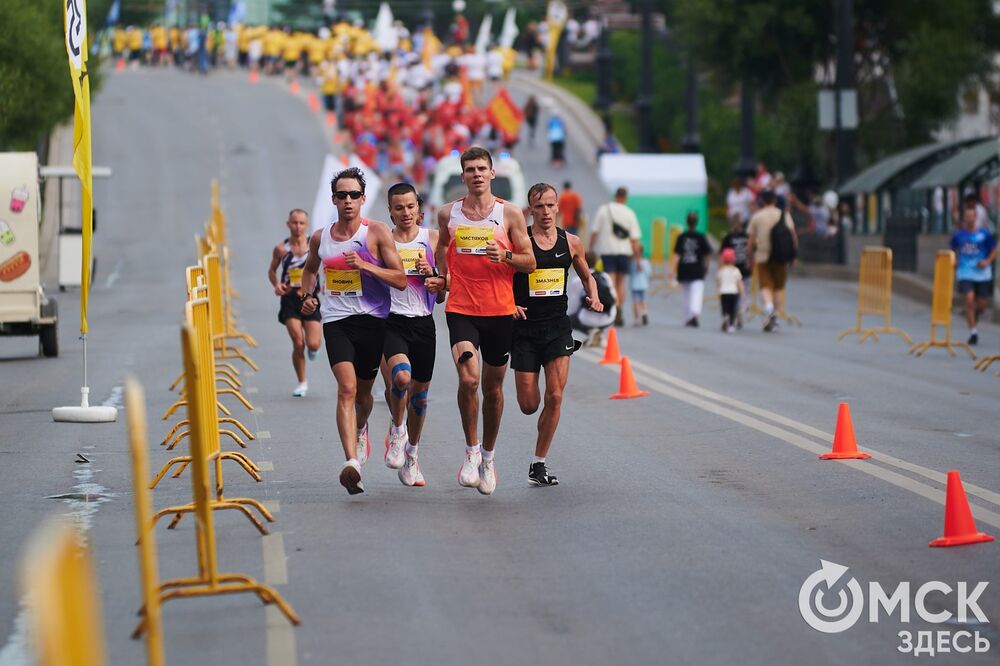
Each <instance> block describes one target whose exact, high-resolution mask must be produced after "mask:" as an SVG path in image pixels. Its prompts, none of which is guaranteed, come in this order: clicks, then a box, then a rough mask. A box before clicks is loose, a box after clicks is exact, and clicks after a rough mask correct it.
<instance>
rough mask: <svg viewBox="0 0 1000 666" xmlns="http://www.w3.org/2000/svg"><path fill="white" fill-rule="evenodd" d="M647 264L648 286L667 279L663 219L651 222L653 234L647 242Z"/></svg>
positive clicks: (665, 239) (665, 234) (664, 223)
mask: <svg viewBox="0 0 1000 666" xmlns="http://www.w3.org/2000/svg"><path fill="white" fill-rule="evenodd" d="M649 242H650V245H649V264H650V267H651V268H652V271H651V273H650V276H649V281H650V286H652V283H653V282H657V281H660V282H662V281H664V280H666V279H667V255H666V245H667V222H666V220H664V219H663V218H659V217H658V218H656V219H655V220H653V233H652V238H651V240H650V241H649Z"/></svg>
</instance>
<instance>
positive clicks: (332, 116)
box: [326, 111, 337, 127]
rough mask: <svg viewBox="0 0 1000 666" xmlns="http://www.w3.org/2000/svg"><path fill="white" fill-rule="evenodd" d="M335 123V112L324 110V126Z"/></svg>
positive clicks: (330, 125) (331, 125)
mask: <svg viewBox="0 0 1000 666" xmlns="http://www.w3.org/2000/svg"><path fill="white" fill-rule="evenodd" d="M336 124H337V114H335V113H334V112H333V111H327V112H326V126H327V127H333V126H335V125H336Z"/></svg>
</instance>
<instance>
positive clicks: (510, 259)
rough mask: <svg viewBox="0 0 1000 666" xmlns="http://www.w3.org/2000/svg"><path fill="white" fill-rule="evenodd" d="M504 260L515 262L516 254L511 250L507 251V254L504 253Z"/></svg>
mask: <svg viewBox="0 0 1000 666" xmlns="http://www.w3.org/2000/svg"><path fill="white" fill-rule="evenodd" d="M504 258H505V259H507V261H513V260H514V253H513V252H511V251H510V250H507V252H506V253H504Z"/></svg>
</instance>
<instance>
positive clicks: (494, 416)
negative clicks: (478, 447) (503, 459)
mask: <svg viewBox="0 0 1000 666" xmlns="http://www.w3.org/2000/svg"><path fill="white" fill-rule="evenodd" d="M506 373H507V366H506V365H501V366H495V365H490V364H489V363H483V449H484V450H486V451H492V450H493V448H494V447H495V446H496V443H497V435H498V434H499V432H500V418H501V417H502V416H503V378H504V375H505V374H506Z"/></svg>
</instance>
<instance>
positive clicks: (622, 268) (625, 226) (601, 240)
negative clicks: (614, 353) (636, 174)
mask: <svg viewBox="0 0 1000 666" xmlns="http://www.w3.org/2000/svg"><path fill="white" fill-rule="evenodd" d="M626 201H628V190H626V189H625V188H624V187H619V188H618V189H617V190H615V198H614V201H609V202H608V203H606V204H604V205H603V206H601V207H600V209H598V211H597V214H596V215H594V228H593V229H592V230H591V232H590V249H591V250H592V251H594V252H597V253H598V254H599V255H600V256H601V261H602V262H603V263H604V270H605V271H607V272H608V273H610V274H611V278H612V281H613V282H614V284H615V294H616V303H615V304H616V305H617V306H618V308H617V316H616V317H615V326H622V325H624V321H623V318H622V306H623V304H624V302H625V296H624V294H625V278H626V277H627V276H628V274H629V267H630V264H631V263H632V258H633V257H635V258H637V259H638V258H639V257H640V256H641V255H640V254H639V251H640V247H641V246H640V245H639V241H640V240H641V239H642V230H641V229H640V228H639V220H638V218H636V216H635V211H633V210H632V209H631V208H629V207H628V206H627V205H626V203H625V202H626Z"/></svg>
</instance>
